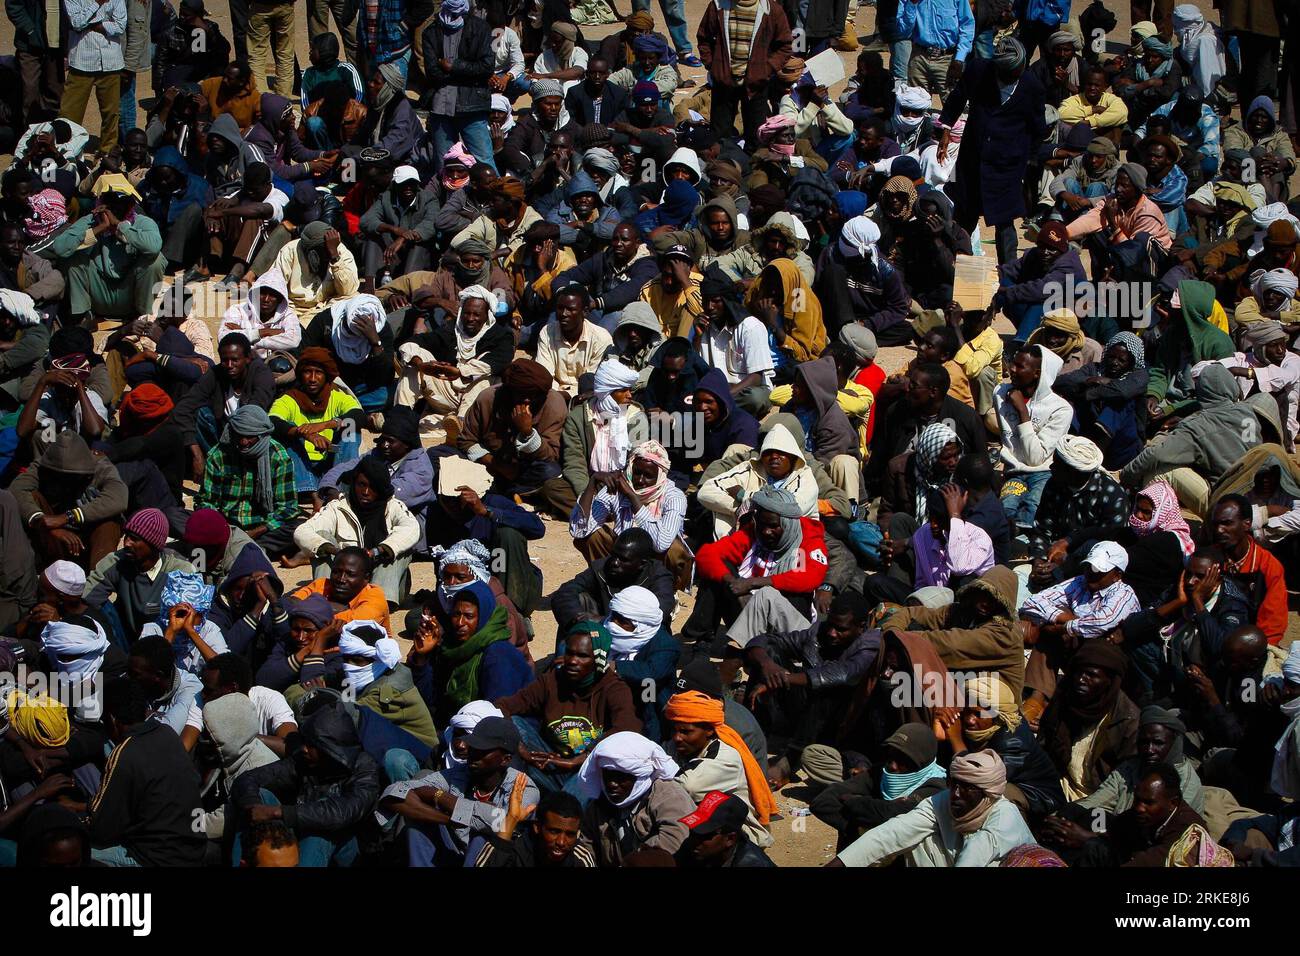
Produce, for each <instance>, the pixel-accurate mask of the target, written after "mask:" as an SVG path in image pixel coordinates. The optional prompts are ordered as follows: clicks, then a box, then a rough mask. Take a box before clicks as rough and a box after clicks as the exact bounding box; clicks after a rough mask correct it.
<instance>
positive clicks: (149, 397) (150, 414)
mask: <svg viewBox="0 0 1300 956" xmlns="http://www.w3.org/2000/svg"><path fill="white" fill-rule="evenodd" d="M173 407H174V406H173V405H172V400H171V398H170V397H169V396H168V395H167V393H166V392H164V391H163V390H162V389H161V388H159V387H158V386H157V385H154V384H153V383H152V382H144V383H143V384H140V385H137V386H135V387H134V388H133V389H131V391H129V392H127V393H126V395H125V396H124V397H123V399H122V406H121V410H122V411H123V412H125V413H126V414H128V415H130V416H131V417H132V418H134V419H135V420H136V421H139V422H153V421H156V420H158V419H161V418H166V417H167V416H168V415H170V414H171V412H172V408H173Z"/></svg>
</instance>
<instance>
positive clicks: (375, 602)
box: [289, 578, 393, 634]
mask: <svg viewBox="0 0 1300 956" xmlns="http://www.w3.org/2000/svg"><path fill="white" fill-rule="evenodd" d="M328 587H329V578H317V579H316V580H315V581H312V582H310V583H309V584H305V585H303V586H302V587H300V588H299V589H298V590H296V591H294V592H293V593H292V594H290V595H289V596H290V597H291V598H293V599H294V600H296V601H301V600H302V599H303V598H305V597H308V596H309V595H312V594H319V595H321V596H322V597H325V598H328V597H329V593H328V591H327V590H326V589H327V588H328ZM334 616H335V617H336V618H338V619H339V620H340V621H344V622H348V621H378V622H379V623H380V624H382V625H384V630H386V631H387V632H388V633H389V634H392V633H393V625H392V622H391V621H390V620H389V619H388V598H386V597H384V589H383V588H381V587H378V586H376V585H374V584H367V585H366V586H365V587H364V588H362V589H361V593H360V594H358V595H357V596H356V597H354V598H353V599H352V600H351V601H350V602H349V603H348V609H347V610H346V611H340V612H339V613H338V614H335V615H334Z"/></svg>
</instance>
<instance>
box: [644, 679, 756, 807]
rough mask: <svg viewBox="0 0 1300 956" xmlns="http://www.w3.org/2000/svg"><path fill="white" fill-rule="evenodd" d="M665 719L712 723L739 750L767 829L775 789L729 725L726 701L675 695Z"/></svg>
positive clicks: (751, 796) (751, 795)
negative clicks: (723, 704)
mask: <svg viewBox="0 0 1300 956" xmlns="http://www.w3.org/2000/svg"><path fill="white" fill-rule="evenodd" d="M664 716H665V717H666V718H668V719H669V720H672V721H680V722H681V723H683V724H710V725H712V727H713V732H714V733H716V734H717V735H718V739H719V740H721V741H722V742H723V743H724V744H727V745H728V746H730V747H734V748H735V750H736V752H737V753H739V754H740V759H741V760H742V761H743V762H744V764H745V783H746V784H747V785H748V786H749V801H750V803H751V804H752V805H753V807H754V813H755V815H757V817H758V822H759V823H761V824H763V826H767V821H768V820H770V819H771V817H772V814H773V813H774V812H775V811H776V798H775V797H773V796H772V788H771V787H769V786H768V785H767V778H766V777H765V776H763V769H762V768H761V767H760V766H759V765H758V761H757V760H755V759H754V755H753V754H752V753H750V751H749V747H748V745H747V744H746V743H745V741H744V740H742V739H741V737H740V734H738V733H736V732H735V731H734V730H732V729H731V728H730V727H728V726H727V725H726V723H725V720H724V710H723V707H722V701H720V700H718V699H717V698H716V697H710V696H709V695H708V694H702V693H700V692H699V691H697V690H688V691H686V692H685V693H683V694H674V695H673V696H672V697H670V698H669V699H668V706H667V707H665V708H664Z"/></svg>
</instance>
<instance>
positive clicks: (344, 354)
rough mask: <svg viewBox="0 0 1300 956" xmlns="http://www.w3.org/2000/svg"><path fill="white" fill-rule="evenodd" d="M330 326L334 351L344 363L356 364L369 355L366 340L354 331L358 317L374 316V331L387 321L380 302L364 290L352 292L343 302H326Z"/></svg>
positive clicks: (378, 329) (382, 326)
mask: <svg viewBox="0 0 1300 956" xmlns="http://www.w3.org/2000/svg"><path fill="white" fill-rule="evenodd" d="M330 313H331V314H332V316H333V321H334V326H333V330H332V331H331V334H330V339H331V344H332V345H333V346H334V354H335V355H337V356H338V358H339V360H340V361H342V362H345V363H347V364H348V365H360V364H361V363H362V362H364V361H365V360H366V359H368V358H370V342H369V340H368V339H367V338H366V337H365V336H364V335H362V334H361V333H360V332H358V331H357V324H358V323H359V322H360V321H361V319H362V318H365V317H369V318H372V319H374V320H375V331H376V332H381V331H383V328H384V326H385V325H386V324H387V322H388V315H387V314H386V313H385V312H384V305H383V303H382V302H380V301H379V299H377V298H376V297H375V296H373V295H370V294H368V293H365V292H363V293H361V294H359V295H354V296H353V297H352V298H350V299H348V300H346V301H344V302H336V303H334V305H332V306H330Z"/></svg>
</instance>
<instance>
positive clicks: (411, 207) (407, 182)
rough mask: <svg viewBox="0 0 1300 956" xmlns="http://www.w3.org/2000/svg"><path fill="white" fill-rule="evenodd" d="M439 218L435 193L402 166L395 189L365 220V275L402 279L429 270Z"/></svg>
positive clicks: (414, 171) (396, 172) (416, 172)
mask: <svg viewBox="0 0 1300 956" xmlns="http://www.w3.org/2000/svg"><path fill="white" fill-rule="evenodd" d="M437 214H438V200H437V197H436V196H435V195H434V193H433V190H431V189H424V188H422V187H421V185H420V173H419V170H417V169H416V168H415V167H414V166H398V167H397V168H396V169H395V170H393V182H392V185H391V186H389V188H388V189H387V190H386V191H385V192H384V193H383V194H382V195H380V197H379V198H378V199H377V200H376V201H375V204H374V205H373V206H371V207H370V208H369V209H368V210H366V214H365V215H364V216H362V217H361V234H360V238H361V274H362V275H365V276H380V275H382V274H383V273H385V272H387V273H389V274H390V275H402V274H403V273H406V272H418V271H421V270H424V269H428V268H429V266H430V264H431V263H432V262H433V249H432V245H431V244H432V241H433V238H434V234H435V232H436V231H437V230H436V226H435V225H434V217H435V216H436V215H437ZM382 284H383V283H380V285H382Z"/></svg>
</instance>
